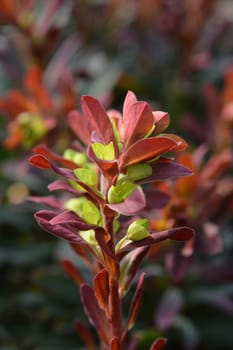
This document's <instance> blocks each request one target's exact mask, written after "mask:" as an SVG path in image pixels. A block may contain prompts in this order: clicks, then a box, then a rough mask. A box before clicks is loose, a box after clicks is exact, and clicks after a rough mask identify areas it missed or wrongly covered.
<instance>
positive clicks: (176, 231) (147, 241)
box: [120, 226, 194, 254]
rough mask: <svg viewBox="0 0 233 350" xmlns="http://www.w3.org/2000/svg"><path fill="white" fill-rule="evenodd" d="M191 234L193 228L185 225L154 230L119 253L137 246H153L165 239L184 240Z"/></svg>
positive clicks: (192, 233) (192, 234)
mask: <svg viewBox="0 0 233 350" xmlns="http://www.w3.org/2000/svg"><path fill="white" fill-rule="evenodd" d="M193 236H194V230H193V229H191V228H189V227H186V226H183V227H176V228H171V229H168V230H165V231H160V232H154V233H152V234H151V235H150V237H147V238H144V239H142V240H141V241H134V242H131V243H129V244H127V245H126V246H124V247H123V248H122V249H121V250H120V254H121V253H123V252H127V251H130V250H131V249H134V248H138V247H148V246H153V245H154V244H156V243H158V242H161V241H164V240H166V239H171V240H175V241H186V240H188V239H191V238H192V237H193Z"/></svg>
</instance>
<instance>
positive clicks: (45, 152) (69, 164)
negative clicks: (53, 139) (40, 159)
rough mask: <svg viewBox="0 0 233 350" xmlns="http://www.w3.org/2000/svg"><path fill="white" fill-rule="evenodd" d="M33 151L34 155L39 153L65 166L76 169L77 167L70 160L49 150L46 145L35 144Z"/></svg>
mask: <svg viewBox="0 0 233 350" xmlns="http://www.w3.org/2000/svg"><path fill="white" fill-rule="evenodd" d="M32 151H33V153H35V154H36V155H38V156H39V155H41V156H44V157H46V158H48V159H50V160H55V161H56V162H58V163H60V164H62V165H64V166H67V167H68V168H70V169H76V168H78V165H77V164H76V163H74V162H72V161H71V160H68V159H65V158H63V157H61V156H59V155H58V154H56V153H54V152H51V151H50V150H49V149H48V148H47V147H46V146H44V145H37V146H35V147H34V148H33V150H32Z"/></svg>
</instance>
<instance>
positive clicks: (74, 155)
mask: <svg viewBox="0 0 233 350" xmlns="http://www.w3.org/2000/svg"><path fill="white" fill-rule="evenodd" d="M63 157H64V158H65V159H67V160H71V161H72V162H74V163H76V164H78V165H79V166H83V165H85V164H86V163H87V157H86V155H85V153H82V152H77V151H75V150H73V149H66V150H65V152H64V153H63Z"/></svg>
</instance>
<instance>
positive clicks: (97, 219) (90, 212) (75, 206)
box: [65, 197, 102, 226]
mask: <svg viewBox="0 0 233 350" xmlns="http://www.w3.org/2000/svg"><path fill="white" fill-rule="evenodd" d="M65 209H68V210H71V211H73V212H75V213H76V214H77V215H79V216H80V217H81V218H82V219H83V220H84V221H85V222H86V223H88V224H92V225H99V226H101V225H102V216H101V213H100V211H99V209H98V208H97V207H96V206H95V204H94V203H92V202H91V201H89V200H88V199H87V198H85V197H78V198H71V199H69V200H68V201H66V203H65Z"/></svg>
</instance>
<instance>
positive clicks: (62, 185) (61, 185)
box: [48, 180, 81, 196]
mask: <svg viewBox="0 0 233 350" xmlns="http://www.w3.org/2000/svg"><path fill="white" fill-rule="evenodd" d="M48 189H49V191H58V190H63V191H66V192H69V193H72V194H74V195H76V196H77V195H78V194H79V193H81V192H79V191H77V190H76V189H75V188H73V187H72V186H71V185H70V184H69V183H68V182H66V181H64V180H55V181H53V182H51V183H50V184H49V185H48Z"/></svg>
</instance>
